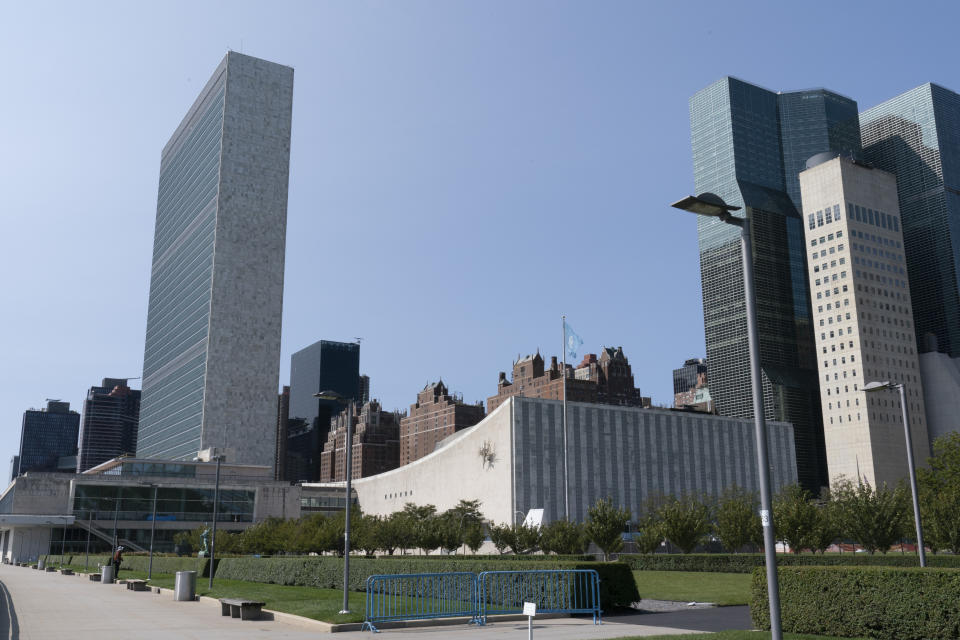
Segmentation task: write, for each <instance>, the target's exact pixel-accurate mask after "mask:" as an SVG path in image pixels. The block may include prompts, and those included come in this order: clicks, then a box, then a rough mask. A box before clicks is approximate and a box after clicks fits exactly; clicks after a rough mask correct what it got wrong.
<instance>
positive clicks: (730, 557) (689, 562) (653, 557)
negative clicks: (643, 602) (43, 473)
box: [620, 553, 960, 573]
mask: <svg viewBox="0 0 960 640" xmlns="http://www.w3.org/2000/svg"><path fill="white" fill-rule="evenodd" d="M620 560H621V562H626V563H627V564H628V565H630V568H631V569H634V570H637V571H707V572H717V573H750V572H752V571H753V570H754V569H755V568H756V567H762V566H764V558H763V554H762V553H690V554H685V555H684V554H672V553H653V554H649V555H642V554H622V555H621V556H620ZM919 564H920V561H919V560H918V559H917V556H916V555H915V554H906V555H901V554H899V553H897V554H893V553H888V554H886V555H883V554H876V555H870V554H868V553H856V554H854V553H843V554H838V555H819V554H817V555H814V554H812V553H804V554H800V555H794V554H777V566H778V567H807V566H818V567H823V566H842V567H916V566H919ZM927 565H928V566H930V567H943V568H958V569H960V556H943V555H937V556H935V555H932V554H928V555H927Z"/></svg>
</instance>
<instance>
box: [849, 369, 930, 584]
mask: <svg viewBox="0 0 960 640" xmlns="http://www.w3.org/2000/svg"><path fill="white" fill-rule="evenodd" d="M888 389H897V390H898V391H899V392H900V409H901V412H902V413H903V434H904V436H905V437H906V440H907V468H908V470H909V472H910V493H912V494H913V522H914V524H915V525H916V527H917V555H918V556H920V566H921V567H925V566H927V552H926V550H925V549H924V548H923V524H922V523H921V522H920V500H919V498H918V497H917V470H916V467H915V466H914V464H913V436H912V435H911V433H910V419H909V416H908V414H907V391H906V385H904V384H903V383H902V382H900V383H896V382H890V381H887V382H868V383H867V384H865V385H864V386H863V390H864V391H866V392H867V393H870V392H872V391H886V390H888Z"/></svg>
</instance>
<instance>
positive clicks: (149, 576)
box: [140, 482, 212, 580]
mask: <svg viewBox="0 0 960 640" xmlns="http://www.w3.org/2000/svg"><path fill="white" fill-rule="evenodd" d="M140 484H141V485H142V486H145V487H153V517H152V518H151V519H150V564H149V565H148V566H147V580H150V579H152V578H153V536H154V534H155V533H156V531H157V488H158V486H159V485H156V484H150V483H147V482H141V483H140ZM211 573H212V571H211Z"/></svg>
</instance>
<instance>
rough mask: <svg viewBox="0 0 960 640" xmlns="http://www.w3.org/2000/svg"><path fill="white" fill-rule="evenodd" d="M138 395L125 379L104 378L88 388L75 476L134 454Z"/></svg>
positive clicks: (138, 412)
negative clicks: (97, 385)
mask: <svg viewBox="0 0 960 640" xmlns="http://www.w3.org/2000/svg"><path fill="white" fill-rule="evenodd" d="M139 420H140V391H139V390H137V389H131V388H130V387H128V386H127V380H126V379H124V378H104V379H103V382H102V383H101V384H100V386H99V387H90V390H89V391H88V392H87V399H86V401H85V402H84V403H83V423H82V425H81V428H80V446H79V452H78V453H77V472H78V473H83V472H84V471H86V470H87V469H90V468H92V467H95V466H97V465H98V464H102V463H104V462H106V461H107V460H110V459H112V458H117V457H119V456H122V455H133V454H134V453H135V452H136V450H137V426H138V424H139Z"/></svg>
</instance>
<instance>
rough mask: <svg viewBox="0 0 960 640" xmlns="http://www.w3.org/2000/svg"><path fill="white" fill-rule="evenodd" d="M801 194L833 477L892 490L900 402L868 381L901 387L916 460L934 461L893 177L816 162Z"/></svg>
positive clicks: (821, 158)
mask: <svg viewBox="0 0 960 640" xmlns="http://www.w3.org/2000/svg"><path fill="white" fill-rule="evenodd" d="M800 189H801V193H802V196H803V216H804V229H805V236H806V241H805V243H804V247H805V250H806V252H807V258H808V261H807V264H808V266H809V268H808V270H807V272H808V277H809V282H810V300H811V304H812V306H813V323H814V325H813V326H814V331H815V333H816V349H817V357H818V358H817V359H818V363H819V373H820V395H821V404H822V406H823V428H824V439H825V444H826V450H827V467H828V469H829V474H830V479H831V481H832V480H833V479H834V478H836V477H837V476H841V475H842V476H846V477H848V478H850V479H855V478H857V477H860V478H864V479H866V480H867V481H868V482H870V483H871V484H873V485H874V486H876V485H877V484H878V483H882V482H886V483H888V484H891V485H892V484H896V483H897V482H898V481H899V480H900V479H901V478H904V477H906V475H907V458H906V452H905V450H904V447H905V446H906V445H905V442H904V434H903V420H902V415H901V411H900V402H899V399H898V396H897V394H896V393H895V392H893V391H883V392H874V393H869V394H868V393H866V392H864V391H863V386H864V385H865V384H866V383H868V382H873V381H881V382H883V381H892V382H895V383H896V382H902V383H904V384H905V385H906V392H907V401H908V405H909V406H908V409H909V414H910V428H911V431H912V435H913V444H914V454H915V457H916V460H917V461H918V462H920V463H922V462H923V461H925V460H926V459H927V457H928V456H929V455H930V441H929V438H928V436H927V425H926V414H925V410H924V401H923V388H922V385H921V381H920V367H919V362H918V358H917V353H916V344H917V342H916V336H915V335H914V328H913V310H912V308H911V305H910V288H909V278H908V275H907V269H906V262H905V261H904V255H903V233H902V231H901V226H900V210H899V205H898V199H897V181H896V177H895V176H894V175H893V174H890V173H887V172H885V171H880V170H879V169H872V168H869V167H866V166H864V165H861V164H857V163H855V162H854V161H852V160H850V159H848V158H844V157H836V155H835V154H820V155H818V156H814V157H813V158H811V159H810V161H808V163H807V169H806V170H805V171H803V172H801V173H800Z"/></svg>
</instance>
